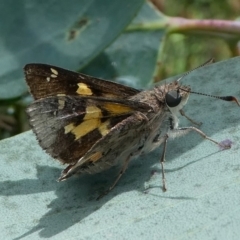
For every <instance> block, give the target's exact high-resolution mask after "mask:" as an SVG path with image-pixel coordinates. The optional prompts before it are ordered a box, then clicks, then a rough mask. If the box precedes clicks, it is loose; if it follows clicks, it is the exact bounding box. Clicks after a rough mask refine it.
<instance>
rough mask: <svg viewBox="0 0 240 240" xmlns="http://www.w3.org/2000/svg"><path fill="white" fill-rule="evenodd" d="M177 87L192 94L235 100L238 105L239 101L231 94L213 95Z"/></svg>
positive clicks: (229, 100)
mask: <svg viewBox="0 0 240 240" xmlns="http://www.w3.org/2000/svg"><path fill="white" fill-rule="evenodd" d="M179 89H181V90H182V91H185V92H189V93H194V94H198V95H203V96H207V97H212V98H217V99H221V100H223V101H227V102H236V103H237V105H238V106H240V103H239V101H238V99H237V98H236V97H233V96H223V97H221V96H214V95H210V94H205V93H199V92H194V91H187V90H185V89H183V88H179Z"/></svg>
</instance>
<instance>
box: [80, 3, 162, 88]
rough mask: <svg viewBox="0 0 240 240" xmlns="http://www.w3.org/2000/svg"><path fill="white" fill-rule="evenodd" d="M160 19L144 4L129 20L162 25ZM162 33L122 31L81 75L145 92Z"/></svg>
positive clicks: (160, 16) (155, 11)
mask: <svg viewBox="0 0 240 240" xmlns="http://www.w3.org/2000/svg"><path fill="white" fill-rule="evenodd" d="M164 19H165V18H164V16H163V15H160V14H159V13H158V11H157V10H155V9H154V7H152V6H151V5H150V4H148V3H145V4H144V6H143V7H142V9H141V11H140V12H139V13H138V15H137V16H136V18H135V19H134V20H133V23H134V24H140V25H141V24H144V23H145V22H149V21H151V20H158V21H160V22H161V21H164ZM164 36H165V32H164V30H162V29H160V30H155V31H126V32H125V33H123V34H122V35H121V36H120V37H119V38H118V39H117V40H116V41H115V42H114V43H113V44H111V45H110V46H109V47H108V48H107V49H106V50H105V51H104V52H103V53H102V54H100V55H99V56H98V57H97V58H96V59H94V60H93V61H92V62H91V63H90V64H89V65H88V66H87V67H86V68H84V69H83V70H82V71H83V72H85V73H87V74H90V75H94V76H98V77H101V78H106V79H116V80H118V81H119V82H122V83H124V84H126V85H131V86H133V87H137V88H139V87H141V88H145V87H146V86H148V85H149V83H152V82H153V75H154V71H155V68H156V66H157V64H158V63H157V55H158V52H159V49H160V47H161V40H162V38H163V37H164Z"/></svg>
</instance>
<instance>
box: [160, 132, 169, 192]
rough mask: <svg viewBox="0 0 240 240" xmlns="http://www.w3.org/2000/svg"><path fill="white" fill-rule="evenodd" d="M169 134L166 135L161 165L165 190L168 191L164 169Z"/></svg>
mask: <svg viewBox="0 0 240 240" xmlns="http://www.w3.org/2000/svg"><path fill="white" fill-rule="evenodd" d="M168 137H169V136H168V134H166V135H165V137H164V142H163V144H164V145H163V153H162V157H161V160H160V162H161V167H162V184H163V187H162V189H163V191H164V192H166V191H167V188H166V179H165V171H164V162H165V156H166V150H167V141H168Z"/></svg>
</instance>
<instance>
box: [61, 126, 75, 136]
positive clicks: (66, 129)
mask: <svg viewBox="0 0 240 240" xmlns="http://www.w3.org/2000/svg"><path fill="white" fill-rule="evenodd" d="M74 128H75V126H74V124H73V123H70V124H68V125H67V126H65V127H64V130H65V132H64V133H65V134H67V133H69V132H71V131H72V130H73V129H74Z"/></svg>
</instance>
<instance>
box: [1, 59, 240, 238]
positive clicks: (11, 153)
mask: <svg viewBox="0 0 240 240" xmlns="http://www.w3.org/2000/svg"><path fill="white" fill-rule="evenodd" d="M239 75H240V57H238V58H233V59H230V60H227V61H224V62H220V63H217V64H213V65H210V66H206V67H203V68H201V69H198V70H196V71H194V72H192V73H191V74H189V75H188V76H186V77H185V78H183V79H182V84H183V85H185V84H187V85H191V87H192V90H193V91H198V92H204V93H210V94H211V93H212V94H218V95H235V96H236V97H239V96H240V88H239ZM163 84H164V83H163ZM185 110H186V113H187V114H188V115H189V116H190V117H192V118H194V119H195V120H197V121H201V122H203V125H202V126H201V130H202V131H204V132H205V133H206V134H207V135H208V136H210V137H212V138H214V139H215V140H218V141H222V140H226V139H230V140H231V141H232V142H233V145H232V148H231V149H229V150H225V151H220V150H219V148H218V147H217V146H215V145H214V144H213V143H211V142H209V141H207V140H204V139H202V138H201V137H200V136H198V135H197V134H194V133H192V134H189V135H186V136H184V137H182V138H181V139H175V140H174V141H169V144H168V147H167V154H166V163H165V169H166V178H167V186H168V191H167V192H165V193H163V192H162V191H161V185H162V182H161V171H160V163H159V159H160V154H161V151H159V150H157V151H155V152H153V153H151V154H148V155H145V156H143V157H141V158H139V159H137V160H135V161H133V162H131V164H130V166H129V168H128V170H127V171H126V173H125V174H124V176H123V177H122V179H121V180H120V182H119V183H118V185H117V186H116V187H115V189H114V190H113V191H112V192H110V193H109V194H108V195H107V196H105V197H104V198H102V199H101V200H100V201H96V200H95V198H96V197H97V196H98V193H99V192H100V191H101V190H103V189H105V188H107V187H108V186H109V185H110V184H111V183H112V181H113V179H115V176H116V171H115V170H110V171H107V172H105V173H102V174H97V175H94V176H91V175H87V176H82V177H80V178H72V179H69V180H68V181H65V182H61V183H57V182H56V181H55V179H56V178H57V177H58V175H59V174H60V169H59V168H60V166H59V163H58V162H56V161H53V160H52V159H51V158H50V157H49V156H48V155H47V154H45V153H44V152H43V151H42V149H41V148H40V147H39V145H38V144H37V141H36V140H35V137H34V135H33V134H32V132H27V133H24V134H21V135H18V136H16V137H14V138H9V139H7V140H3V141H1V142H0V152H1V155H0V162H1V175H0V195H1V197H0V202H1V204H0V219H2V221H1V238H2V239H5V240H8V239H14V238H15V239H42V238H44V239H46V238H51V239H53V240H54V239H57V240H61V239H98V240H101V239H143V240H144V239H147V240H148V239H170V240H172V239H185V240H186V239H191V240H192V239H218V240H221V239H224V240H225V239H231V240H238V239H239V234H240V230H239V224H240V200H239V195H240V160H239V156H240V143H239V139H240V125H239V120H240V108H239V106H237V105H236V104H235V103H231V102H230V103H229V102H224V101H222V100H218V99H214V98H209V97H204V96H199V95H196V94H195V95H194V94H192V95H191V96H190V99H189V101H188V104H187V106H186V109H185ZM187 125H189V122H186V121H183V123H182V124H181V126H187ZM136 137H137V136H136ZM119 147H121V146H119ZM61 168H62V167H61ZM145 186H151V187H152V188H150V189H147V191H145V190H146V189H145ZM23 236H24V238H22V237H23Z"/></svg>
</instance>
